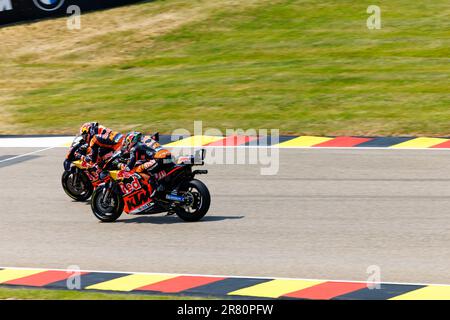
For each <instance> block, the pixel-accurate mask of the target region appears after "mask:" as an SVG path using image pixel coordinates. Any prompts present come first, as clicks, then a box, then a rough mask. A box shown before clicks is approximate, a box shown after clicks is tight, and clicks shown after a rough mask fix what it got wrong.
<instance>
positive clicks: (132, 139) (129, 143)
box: [124, 131, 143, 151]
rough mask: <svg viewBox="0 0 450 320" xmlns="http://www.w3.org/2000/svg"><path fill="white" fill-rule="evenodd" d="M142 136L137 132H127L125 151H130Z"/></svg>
mask: <svg viewBox="0 0 450 320" xmlns="http://www.w3.org/2000/svg"><path fill="white" fill-rule="evenodd" d="M142 137H143V134H142V133H140V132H137V131H133V132H129V133H128V134H127V136H126V137H125V142H124V147H125V149H126V150H128V151H129V150H131V148H133V147H134V146H135V145H136V143H138V142H139V141H141V139H142Z"/></svg>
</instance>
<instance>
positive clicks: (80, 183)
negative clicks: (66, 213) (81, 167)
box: [61, 171, 94, 201]
mask: <svg viewBox="0 0 450 320" xmlns="http://www.w3.org/2000/svg"><path fill="white" fill-rule="evenodd" d="M61 183H62V187H63V189H64V192H65V193H66V194H67V195H68V196H69V197H71V198H72V199H74V200H76V201H87V200H88V199H89V198H90V197H91V195H92V192H93V191H94V187H93V186H92V183H91V181H90V180H89V178H88V177H87V176H86V175H85V174H84V173H83V172H81V171H77V172H75V173H73V172H70V171H64V173H63V175H62V177H61Z"/></svg>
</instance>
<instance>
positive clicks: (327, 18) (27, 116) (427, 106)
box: [0, 0, 450, 136]
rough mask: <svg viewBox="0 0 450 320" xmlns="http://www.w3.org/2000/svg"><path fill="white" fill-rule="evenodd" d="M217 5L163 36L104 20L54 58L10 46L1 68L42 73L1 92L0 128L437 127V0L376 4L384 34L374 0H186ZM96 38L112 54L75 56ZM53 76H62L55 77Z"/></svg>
mask: <svg viewBox="0 0 450 320" xmlns="http://www.w3.org/2000/svg"><path fill="white" fill-rule="evenodd" d="M221 2H222V3H227V4H228V5H223V6H222V5H217V6H215V7H214V6H212V7H211V8H210V9H208V10H205V11H203V12H202V14H201V15H199V17H198V18H197V19H191V20H190V21H187V22H186V23H184V24H181V25H180V26H179V27H177V28H174V29H173V30H169V31H166V32H162V33H160V34H156V35H155V34H153V35H146V34H145V33H142V32H143V31H142V30H141V31H139V32H141V34H140V37H139V38H138V39H137V38H136V32H138V31H137V29H129V30H126V31H114V30H111V32H108V33H106V34H103V35H101V36H99V37H96V38H94V39H90V41H89V42H87V41H86V42H83V41H81V42H80V43H81V44H79V46H81V49H80V48H78V49H79V51H78V53H77V51H76V50H75V51H74V52H72V53H70V54H69V53H68V54H67V55H63V56H61V57H59V58H58V59H56V60H55V61H48V60H47V61H44V62H42V61H35V60H34V59H33V57H31V58H30V57H29V56H20V55H19V56H16V57H14V59H13V60H12V64H9V65H8V66H3V67H2V66H1V65H0V68H16V69H17V73H21V71H23V72H32V73H31V74H33V75H36V76H38V77H41V79H43V78H46V77H47V78H50V79H49V80H48V81H47V82H45V84H43V85H40V86H38V87H35V88H31V89H29V90H27V89H24V90H16V91H14V93H11V92H10V93H9V95H10V96H11V97H10V99H8V100H7V101H6V102H5V103H4V105H5V106H7V107H8V110H9V112H10V114H11V118H10V119H11V120H10V121H12V122H13V123H14V125H15V127H14V128H13V129H11V130H9V131H8V130H6V131H5V130H2V129H1V128H0V132H3V131H4V132H11V131H12V132H17V133H22V132H23V131H24V130H27V131H28V132H39V133H74V132H75V131H76V130H77V129H78V127H79V125H80V124H81V123H82V122H85V121H88V120H91V119H96V120H98V121H100V122H103V123H105V124H106V125H109V126H112V127H114V128H117V129H119V130H129V129H131V128H136V129H139V130H143V131H155V130H159V131H161V132H164V133H170V132H171V131H172V130H173V129H175V128H187V129H190V130H191V129H192V126H193V121H194V120H203V121H204V127H217V128H220V129H225V128H244V129H247V128H279V129H280V131H281V132H282V133H285V134H316V135H325V134H327V135H333V134H334V135H344V134H348V135H358V134H365V135H436V136H437V135H448V131H449V125H450V108H449V106H450V90H449V88H450V20H449V19H448V17H449V14H450V6H449V3H448V0H435V1H427V0H418V1H413V2H411V1H407V0H390V1H386V0H381V1H378V2H377V3H376V4H377V5H379V6H380V7H381V10H382V29H381V30H368V29H367V27H366V19H367V17H368V14H367V13H366V8H367V7H368V6H369V5H371V4H373V1H350V0H339V1H338V0H333V1H332V0H324V1H320V2H317V1H313V0H274V1H262V0H261V1H253V2H252V4H249V5H246V6H244V5H242V4H241V5H239V3H245V1H244V2H236V1H234V2H233V1H226V0H223V1H218V0H210V1H193V2H191V4H190V6H191V8H192V9H196V8H201V7H202V6H205V5H206V3H212V4H214V3H217V4H220V3H221ZM233 3H234V5H233ZM182 8H183V7H182V6H181V5H180V1H175V0H167V1H156V2H153V3H152V2H150V3H143V4H138V5H135V6H131V7H129V8H128V9H127V10H128V11H127V14H129V15H132V14H136V13H137V12H139V13H140V14H141V15H142V16H144V17H151V16H154V15H156V14H161V13H172V12H177V11H178V10H183V9H182ZM97 28H99V29H101V28H102V22H101V21H99V22H98V27H97ZM0 35H1V31H0ZM72 36H75V37H77V34H76V33H74V34H72ZM98 41H101V45H100V44H98ZM95 43H97V45H98V46H99V47H95V50H96V51H95V53H97V54H98V56H99V57H101V56H102V52H104V53H105V55H106V56H107V57H110V56H111V53H112V54H113V55H114V58H117V59H110V60H108V61H107V62H106V63H103V64H102V63H99V64H89V63H87V62H86V61H85V60H83V59H84V58H83V56H84V55H86V54H92V52H91V51H90V50H91V49H90V45H91V46H92V45H93V44H95ZM128 47H130V48H131V47H132V49H130V50H129V51H128V52H127V54H126V55H122V54H119V53H118V52H120V50H122V49H125V48H128ZM72 51H73V50H72ZM79 61H81V62H82V63H78V62H79ZM83 63H84V64H83ZM5 70H6V69H5ZM30 70H31V71H30ZM49 70H50V71H49ZM0 71H1V69H0ZM52 73H53V74H55V75H59V76H58V77H57V79H55V80H54V81H52V79H51V78H52V76H51V75H52ZM13 77H14V76H13Z"/></svg>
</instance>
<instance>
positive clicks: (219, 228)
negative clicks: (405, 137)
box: [0, 148, 450, 284]
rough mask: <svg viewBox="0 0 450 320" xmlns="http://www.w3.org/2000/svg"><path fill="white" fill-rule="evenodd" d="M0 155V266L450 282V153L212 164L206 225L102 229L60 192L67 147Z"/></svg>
mask: <svg viewBox="0 0 450 320" xmlns="http://www.w3.org/2000/svg"><path fill="white" fill-rule="evenodd" d="M36 150H37V149H31V148H16V149H11V148H0V178H1V186H0V188H1V189H0V230H1V231H0V266H14V267H43V268H62V269H63V268H66V267H68V266H71V265H78V266H79V267H80V268H81V269H83V270H114V271H142V272H168V273H188V274H216V275H236V276H239V275H242V276H268V277H293V278H310V279H335V280H339V279H342V280H367V277H368V274H367V273H366V271H367V267H368V266H371V265H378V266H379V267H380V268H381V281H383V282H414V283H442V284H450V273H449V272H448V270H449V269H450V246H449V244H450V222H449V217H450V214H449V211H450V208H449V205H450V170H449V169H450V151H447V150H445V151H444V150H433V151H431V150H358V149H345V150H335V149H291V150H280V156H281V157H280V161H281V163H280V171H279V173H278V174H277V175H275V176H262V175H260V167H259V166H258V165H209V166H207V169H209V171H210V174H209V175H208V176H202V177H201V179H202V180H203V181H204V182H206V184H207V185H208V186H209V188H210V190H211V194H212V201H213V202H212V207H211V210H210V212H209V214H208V215H207V217H205V219H204V220H203V221H202V222H199V223H184V222H182V221H181V220H179V219H178V218H177V217H166V216H162V215H155V216H125V215H124V216H122V217H121V219H120V220H119V221H117V222H116V223H113V224H105V223H99V222H98V221H97V220H96V219H95V218H94V216H93V215H92V213H91V210H90V206H89V205H87V204H83V203H76V202H73V201H71V200H70V199H69V198H68V197H67V196H66V195H65V193H64V192H63V190H62V188H61V185H60V176H61V173H62V159H63V157H64V154H65V152H66V150H65V149H64V148H56V149H50V150H46V151H43V152H41V153H35V154H31V155H29V156H25V157H22V158H17V159H15V160H11V161H6V162H5V161H4V162H2V160H5V159H7V158H10V157H12V156H16V155H20V154H25V153H28V152H33V151H36Z"/></svg>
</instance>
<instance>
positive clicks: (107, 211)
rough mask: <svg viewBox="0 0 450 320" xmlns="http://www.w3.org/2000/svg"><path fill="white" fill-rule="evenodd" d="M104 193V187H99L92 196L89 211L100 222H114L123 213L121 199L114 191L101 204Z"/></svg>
mask: <svg viewBox="0 0 450 320" xmlns="http://www.w3.org/2000/svg"><path fill="white" fill-rule="evenodd" d="M105 191H106V187H105V186H104V185H102V186H99V187H98V188H97V189H96V190H95V191H94V194H93V195H92V201H91V209H92V213H93V214H94V216H95V217H96V218H97V219H98V220H100V221H102V222H114V221H116V220H117V219H118V218H119V217H120V215H121V214H122V212H123V206H124V203H123V199H122V197H121V196H120V195H119V194H117V193H116V192H114V191H111V194H110V196H109V199H107V201H106V202H103V195H104V193H105Z"/></svg>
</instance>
